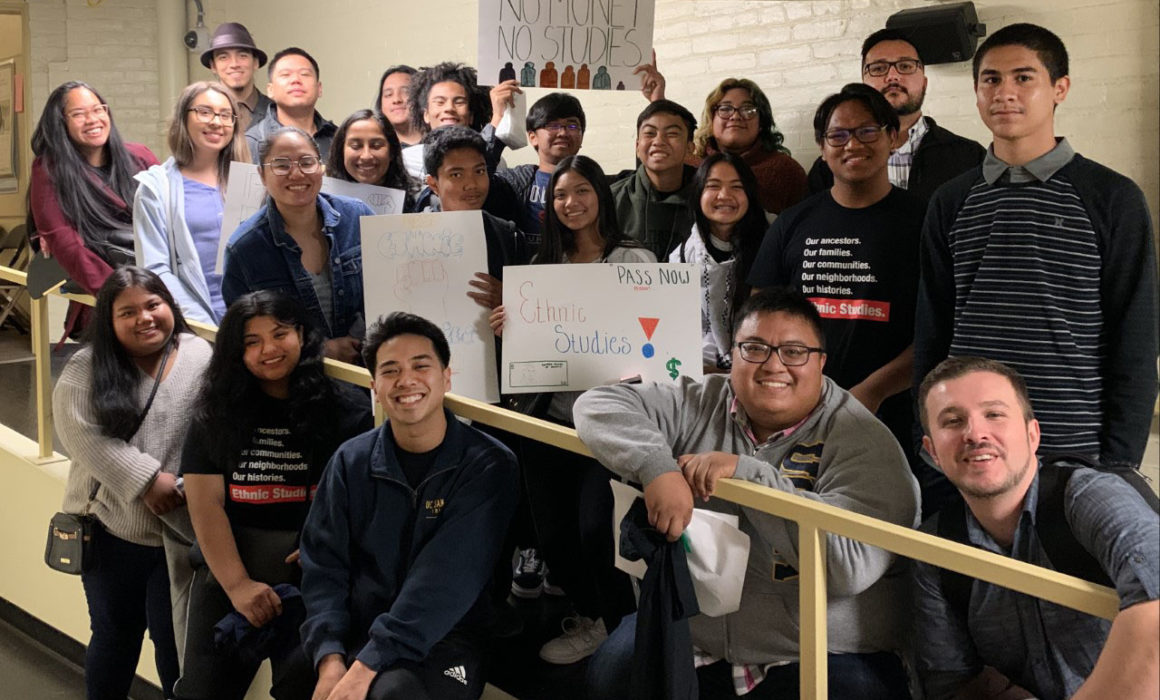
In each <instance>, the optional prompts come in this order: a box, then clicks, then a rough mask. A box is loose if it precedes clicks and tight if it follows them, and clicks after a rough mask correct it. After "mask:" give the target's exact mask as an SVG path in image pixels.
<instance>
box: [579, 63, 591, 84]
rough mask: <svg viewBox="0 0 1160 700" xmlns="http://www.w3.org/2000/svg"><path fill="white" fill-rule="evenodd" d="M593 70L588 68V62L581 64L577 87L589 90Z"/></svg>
mask: <svg viewBox="0 0 1160 700" xmlns="http://www.w3.org/2000/svg"><path fill="white" fill-rule="evenodd" d="M591 82H592V72H591V71H590V70H588V64H587V63H581V64H580V70H579V71H577V72H576V87H577V88H579V89H580V90H587V89H588V88H589V87H590V86H591Z"/></svg>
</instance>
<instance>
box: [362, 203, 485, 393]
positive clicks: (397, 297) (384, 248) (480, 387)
mask: <svg viewBox="0 0 1160 700" xmlns="http://www.w3.org/2000/svg"><path fill="white" fill-rule="evenodd" d="M361 232H362V255H363V292H364V293H363V299H365V304H366V318H367V325H370V324H371V323H372V322H373V321H374V320H375V319H377V318H378V317H379V316H383V315H386V314H389V313H391V312H392V311H408V312H410V313H413V314H417V315H419V316H422V317H423V318H426V319H427V320H429V321H431V322H432V323H434V324H435V325H436V326H439V328H441V329H442V330H443V334H444V335H446V336H447V342H448V344H450V346H451V389H452V391H454V392H455V393H456V394H459V395H461V396H469V397H471V398H473V399H479V400H480V401H489V402H495V401H499V381H498V379H497V377H496V368H495V336H494V335H493V334H492V331H491V327H490V326H489V325H488V323H487V317H488V315H489V314H490V313H491V312H490V310H489V309H484V308H483V307H481V306H479V305H478V304H476V303H475V301H473V300H472V299H470V298H469V297H468V296H467V292H468V290H470V289H471V287H469V286H468V284H467V282H468V280H470V279H473V276H474V275H475V273H476V272H486V271H487V244H486V243H485V241H484V237H483V217H482V215H481V214H480V212H478V211H457V212H439V213H427V214H401V215H396V216H364V217H362V219H361Z"/></svg>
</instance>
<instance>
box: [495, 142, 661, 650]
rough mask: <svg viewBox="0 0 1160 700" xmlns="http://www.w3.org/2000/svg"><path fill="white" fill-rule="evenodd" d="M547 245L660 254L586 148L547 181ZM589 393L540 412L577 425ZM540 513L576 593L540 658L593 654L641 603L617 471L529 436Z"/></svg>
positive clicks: (559, 568) (542, 254) (554, 250)
mask: <svg viewBox="0 0 1160 700" xmlns="http://www.w3.org/2000/svg"><path fill="white" fill-rule="evenodd" d="M548 202H549V204H550V206H548V207H547V209H546V210H545V216H544V229H543V237H542V239H541V242H540V251H539V252H538V253H537V254H536V257H535V259H533V260H532V262H533V264H547V265H558V264H561V263H605V262H621V263H642V262H656V257H655V256H654V255H653V254H652V252H651V251H650V250H648V249H647V248H645V247H643V246H642V245H641V244H640V243H638V242H637V241H635V240H633V239H631V238H629V237H627V236H625V235H624V234H623V233H622V232H621V230H620V226H619V225H618V224H617V222H616V207H615V205H614V204H613V200H612V190H611V189H610V188H609V186H608V180H607V178H606V177H605V176H604V171H603V170H601V168H600V166H599V165H598V164H597V163H596V161H594V160H592V159H591V158H588V157H587V156H570V157H568V158H565V159H563V160H562V161H560V162H559V164H557V165H556V171H555V172H554V173H553V174H552V179H551V180H550V181H549V183H548ZM504 319H505V312H504V308H503V306H499V307H497V308H496V310H495V312H494V313H492V316H491V323H492V328H493V329H494V330H495V333H496V335H502V334H503V325H504ZM581 393H582V392H578V391H577V392H571V391H570V392H556V393H553V394H546V395H544V397H545V398H544V401H540V402H539V403H540V404H544V403H545V402H546V403H547V405H546V406H544V405H541V406H540V407H538V409H537V410H534V411H533V413H534V414H535V415H536V416H537V417H540V418H545V419H546V420H550V421H552V422H553V423H558V424H560V425H566V426H569V427H571V426H572V404H574V403H575V402H576V399H577V398H578V397H579V396H580V394H581ZM523 458H524V465H525V480H526V483H527V488H528V498H529V503H530V505H531V509H532V518H533V520H535V523H536V531H537V533H538V534H539V538H540V546H541V548H542V549H543V556H544V559H545V561H547V564H548V569H549V570H550V571H551V572H552V574H551V575H552V583H553V585H559V586H561V587H562V588H563V589H564V590H565V591H566V592H567V593H568V595H569V596H570V597H571V598H572V603H573V605H574V606H575V609H576V615H575V616H574V617H569V618H565V620H564V622H563V624H562V626H563V634H562V635H561V636H559V637H557V638H555V639H552V640H550V641H548V642H547V643H546V644H544V646H543V647H542V648H541V649H540V658H541V659H543V660H544V661H547V662H548V663H553V664H571V663H575V662H577V661H580V660H581V659H584V658H586V657H588V656H589V655H590V654H592V652H594V651H596V648H597V647H599V646H600V643H601V642H602V641H604V639H605V638H607V637H608V630H610V629H615V628H616V626H617V624H619V622H620V618H621V617H623V616H624V615H626V614H628V613H630V612H632V609H633V607H634V603H633V597H632V588H631V584H630V583H629V580H628V577H627V576H626V575H625V574H624V573H622V572H620V571H617V570H616V568H615V567H614V566H613V563H612V552H613V547H612V542H613V540H612V491H611V490H610V489H609V487H608V479H609V478H610V477H611V473H610V472H608V471H607V470H606V469H604V468H603V467H602V466H600V464H599V463H597V462H596V461H595V460H593V459H590V458H587V457H583V456H581V455H577V454H575V453H573V452H568V451H565V450H561V449H559V448H556V447H552V446H550V445H546V444H543V443H540V442H535V441H528V443H527V445H526V449H525V452H524V455H523Z"/></svg>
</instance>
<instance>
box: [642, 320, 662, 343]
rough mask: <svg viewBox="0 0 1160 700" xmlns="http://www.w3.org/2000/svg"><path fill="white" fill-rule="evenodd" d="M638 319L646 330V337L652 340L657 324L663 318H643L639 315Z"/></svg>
mask: <svg viewBox="0 0 1160 700" xmlns="http://www.w3.org/2000/svg"><path fill="white" fill-rule="evenodd" d="M636 320H638V321H640V327H641V328H642V329H643V330H644V337H645V339H646V340H652V334H653V333H654V332H655V331H656V329H657V324H658V323H660V322H661V320H660V319H659V318H642V317H639V316H638V317H637V319H636Z"/></svg>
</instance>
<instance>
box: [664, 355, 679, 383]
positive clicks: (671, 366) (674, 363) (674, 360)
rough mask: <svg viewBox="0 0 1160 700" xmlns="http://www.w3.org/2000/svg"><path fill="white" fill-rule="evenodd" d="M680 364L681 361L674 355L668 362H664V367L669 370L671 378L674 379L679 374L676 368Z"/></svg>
mask: <svg viewBox="0 0 1160 700" xmlns="http://www.w3.org/2000/svg"><path fill="white" fill-rule="evenodd" d="M680 366H681V361H680V360H678V359H677V358H675V357H674V358H671V359H670V360H669V361H668V362H666V363H665V369H667V370H668V371H669V376H670V377H672V378H673V379H676V378H677V377H679V376H680V374H681V373H680V372H678V371H677V368H678V367H680Z"/></svg>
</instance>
